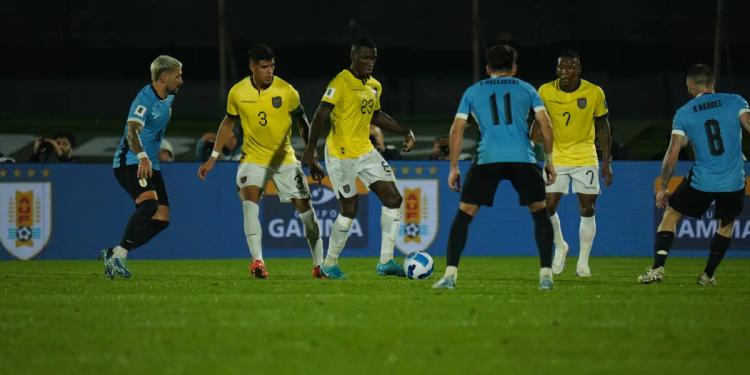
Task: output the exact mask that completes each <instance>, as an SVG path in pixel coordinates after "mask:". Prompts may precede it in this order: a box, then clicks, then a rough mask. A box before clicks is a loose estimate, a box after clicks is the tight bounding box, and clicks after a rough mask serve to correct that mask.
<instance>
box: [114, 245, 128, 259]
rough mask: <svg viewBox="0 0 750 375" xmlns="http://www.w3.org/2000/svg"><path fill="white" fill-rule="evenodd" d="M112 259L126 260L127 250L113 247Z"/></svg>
mask: <svg viewBox="0 0 750 375" xmlns="http://www.w3.org/2000/svg"><path fill="white" fill-rule="evenodd" d="M112 257H113V258H120V259H127V258H128V250H127V249H125V248H124V247H122V246H115V248H114V249H113V250H112Z"/></svg>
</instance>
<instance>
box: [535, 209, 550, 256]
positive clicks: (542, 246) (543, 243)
mask: <svg viewBox="0 0 750 375" xmlns="http://www.w3.org/2000/svg"><path fill="white" fill-rule="evenodd" d="M531 217H532V218H533V219H534V238H535V239H536V247H537V249H538V250H539V262H540V264H541V266H542V268H549V267H552V246H553V244H552V241H553V237H554V234H553V230H552V222H551V221H550V218H549V213H548V212H547V209H546V208H544V209H541V210H539V211H537V212H532V213H531Z"/></svg>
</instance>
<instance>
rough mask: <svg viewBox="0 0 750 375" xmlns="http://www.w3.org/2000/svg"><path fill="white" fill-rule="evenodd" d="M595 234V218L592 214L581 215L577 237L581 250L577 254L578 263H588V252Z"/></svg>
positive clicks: (589, 252) (582, 264)
mask: <svg viewBox="0 0 750 375" xmlns="http://www.w3.org/2000/svg"><path fill="white" fill-rule="evenodd" d="M595 235H596V219H595V218H594V216H591V217H585V216H581V224H580V225H579V227H578V238H579V239H580V241H581V242H580V244H581V247H580V249H581V250H580V252H579V254H578V265H581V266H588V265H589V254H591V246H592V245H593V244H594V236H595Z"/></svg>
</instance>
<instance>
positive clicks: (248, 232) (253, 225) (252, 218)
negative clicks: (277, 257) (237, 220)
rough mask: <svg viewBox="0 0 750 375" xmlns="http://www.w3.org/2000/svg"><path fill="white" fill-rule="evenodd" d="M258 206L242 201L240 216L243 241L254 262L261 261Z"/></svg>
mask: <svg viewBox="0 0 750 375" xmlns="http://www.w3.org/2000/svg"><path fill="white" fill-rule="evenodd" d="M258 211H259V208H258V205H257V204H255V203H253V202H251V201H242V216H243V218H244V219H245V220H244V225H243V226H244V229H245V239H246V240H247V247H248V248H249V249H250V255H251V256H252V257H253V259H254V260H261V261H262V260H263V247H262V244H261V240H262V239H263V231H262V230H261V227H260V220H259V219H258Z"/></svg>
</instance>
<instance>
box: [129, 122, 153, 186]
mask: <svg viewBox="0 0 750 375" xmlns="http://www.w3.org/2000/svg"><path fill="white" fill-rule="evenodd" d="M141 130H143V124H141V123H138V122H135V121H128V135H127V140H128V147H130V150H131V151H133V153H134V154H136V156H138V172H137V176H138V179H142V178H145V179H150V178H151V176H152V174H153V170H152V169H151V160H149V159H148V155H146V152H145V151H143V144H142V143H141V135H140V134H141Z"/></svg>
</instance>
